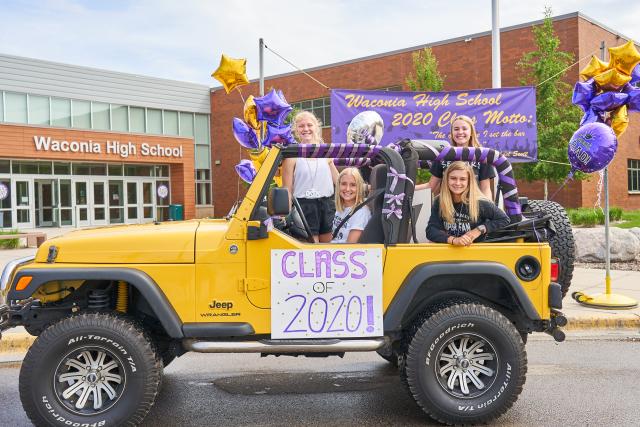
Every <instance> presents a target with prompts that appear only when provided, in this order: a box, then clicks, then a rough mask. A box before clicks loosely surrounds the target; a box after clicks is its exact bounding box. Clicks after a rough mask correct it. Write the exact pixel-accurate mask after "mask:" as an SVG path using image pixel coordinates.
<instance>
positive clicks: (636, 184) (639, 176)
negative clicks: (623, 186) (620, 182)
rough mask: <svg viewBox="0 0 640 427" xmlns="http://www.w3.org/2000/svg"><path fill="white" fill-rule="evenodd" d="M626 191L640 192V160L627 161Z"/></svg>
mask: <svg viewBox="0 0 640 427" xmlns="http://www.w3.org/2000/svg"><path fill="white" fill-rule="evenodd" d="M627 178H628V191H630V192H640V160H636V159H627Z"/></svg>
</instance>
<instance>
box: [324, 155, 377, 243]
mask: <svg viewBox="0 0 640 427" xmlns="http://www.w3.org/2000/svg"><path fill="white" fill-rule="evenodd" d="M364 185H365V184H364V179H362V175H361V174H360V171H359V170H358V169H356V168H346V169H344V170H343V171H342V172H340V175H338V184H337V186H336V187H337V188H336V216H335V218H334V220H333V231H334V233H335V231H336V228H337V227H338V226H339V225H340V224H341V223H342V222H343V220H344V219H345V218H346V217H347V215H349V214H350V213H351V211H352V210H353V208H354V207H355V206H358V205H359V204H360V203H362V201H363V200H364ZM370 218H371V212H370V211H369V208H368V207H367V206H363V207H361V208H360V209H358V210H357V211H356V212H355V213H354V214H353V215H352V216H351V218H349V219H348V220H347V221H346V222H345V223H344V224H342V227H340V229H339V230H338V233H337V234H336V236H335V238H334V239H333V240H332V241H331V242H332V243H357V242H358V239H360V235H361V234H362V230H364V228H365V226H366V225H367V223H368V222H369V219H370Z"/></svg>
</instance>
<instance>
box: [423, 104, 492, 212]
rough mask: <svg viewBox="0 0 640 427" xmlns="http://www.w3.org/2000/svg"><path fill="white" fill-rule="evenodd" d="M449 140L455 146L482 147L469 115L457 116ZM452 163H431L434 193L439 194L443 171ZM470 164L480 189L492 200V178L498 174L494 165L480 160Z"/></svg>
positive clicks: (431, 185) (431, 184)
mask: <svg viewBox="0 0 640 427" xmlns="http://www.w3.org/2000/svg"><path fill="white" fill-rule="evenodd" d="M449 140H450V142H451V145H453V146H454V147H480V143H479V142H478V134H477V133H476V128H475V126H474V124H473V119H472V118H471V117H469V116H457V117H456V118H455V120H454V121H453V122H451V128H450V132H449ZM450 164H451V161H442V162H435V161H434V162H433V163H432V164H431V169H430V172H431V179H430V180H429V187H430V188H431V192H432V193H433V194H437V193H438V192H439V191H440V185H441V183H442V176H443V173H444V171H445V170H446V169H447V168H448V167H449V165H450ZM470 164H471V166H472V167H473V172H474V176H475V178H476V180H477V181H478V185H479V186H480V190H481V191H482V193H483V194H484V195H485V196H486V197H487V199H489V200H491V198H492V197H491V178H495V176H496V173H495V171H494V170H493V166H491V165H489V164H486V163H480V162H478V161H474V162H470Z"/></svg>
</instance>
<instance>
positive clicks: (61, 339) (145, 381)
mask: <svg viewBox="0 0 640 427" xmlns="http://www.w3.org/2000/svg"><path fill="white" fill-rule="evenodd" d="M161 374H162V361H161V360H160V358H159V357H158V355H157V354H156V352H155V350H154V346H153V344H152V342H151V341H150V340H149V339H148V337H147V335H146V334H145V332H144V330H143V329H141V328H140V327H139V326H137V325H136V324H134V323H133V322H131V321H129V320H127V319H125V318H123V317H120V316H115V315H110V314H85V315H80V316H74V317H71V318H67V319H64V320H62V321H60V322H58V323H56V324H55V325H52V326H51V327H49V328H47V329H46V330H45V331H44V332H43V333H42V334H41V335H40V336H39V337H38V339H36V341H35V342H34V344H33V346H31V348H30V349H29V352H28V353H27V355H26V357H25V359H24V362H23V364H22V368H21V370H20V382H19V388H20V399H21V400H22V406H23V407H24V410H25V412H26V413H27V415H28V416H29V418H30V419H31V421H32V422H33V423H34V424H36V425H52V426H65V425H96V426H102V425H128V426H133V425H138V424H140V422H141V421H142V419H143V418H144V417H145V416H146V414H147V412H148V411H149V409H150V408H151V406H152V405H153V402H154V400H155V397H156V394H157V392H158V388H159V385H160V380H161Z"/></svg>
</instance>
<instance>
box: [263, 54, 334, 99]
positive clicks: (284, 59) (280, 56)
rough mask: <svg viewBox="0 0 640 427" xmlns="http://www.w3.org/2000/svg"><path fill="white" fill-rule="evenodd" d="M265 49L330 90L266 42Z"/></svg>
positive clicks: (328, 88)
mask: <svg viewBox="0 0 640 427" xmlns="http://www.w3.org/2000/svg"><path fill="white" fill-rule="evenodd" d="M264 47H265V49H268V50H270V51H271V52H272V53H273V54H274V55H276V56H277V57H278V58H280V59H282V60H283V61H284V62H286V63H287V64H289V65H291V66H292V67H293V68H295V69H296V70H298V71H300V72H301V73H303V74H304V75H305V76H307V77H309V78H310V79H311V80H313V81H314V82H316V83H318V84H319V85H320V86H322V87H324V88H325V89H327V90H331V88H330V87H329V86H327V85H326V84H324V83H322V82H321V81H320V80H318V79H316V78H315V77H313V76H312V75H311V74H309V73H307V72H306V71H305V70H303V69H302V68H300V67H298V66H297V65H295V64H294V63H293V62H291V61H289V60H287V59H286V58H284V57H283V56H282V55H280V54H279V53H278V52H276V51H275V50H273V49H271V48H270V47H269V46H267V45H266V44H265V45H264Z"/></svg>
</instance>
